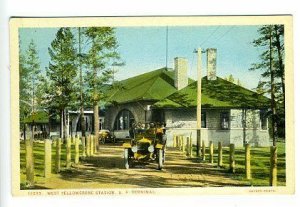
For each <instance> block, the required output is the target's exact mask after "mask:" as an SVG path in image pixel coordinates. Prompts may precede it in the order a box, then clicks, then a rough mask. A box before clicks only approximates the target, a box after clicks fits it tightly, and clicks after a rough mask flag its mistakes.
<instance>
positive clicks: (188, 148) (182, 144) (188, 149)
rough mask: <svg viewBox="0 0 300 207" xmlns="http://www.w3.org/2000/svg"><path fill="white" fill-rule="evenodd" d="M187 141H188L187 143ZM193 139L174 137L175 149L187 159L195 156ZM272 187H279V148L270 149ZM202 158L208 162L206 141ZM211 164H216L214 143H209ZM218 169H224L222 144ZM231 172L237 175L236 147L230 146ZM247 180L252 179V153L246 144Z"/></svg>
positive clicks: (203, 144)
mask: <svg viewBox="0 0 300 207" xmlns="http://www.w3.org/2000/svg"><path fill="white" fill-rule="evenodd" d="M185 140H186V141H185ZM192 146H193V145H192V138H191V137H186V139H184V137H183V136H176V135H175V136H174V137H173V147H174V148H178V149H179V150H181V151H182V152H183V153H185V154H186V156H187V157H189V158H191V157H192V156H193V153H192V152H193V147H192ZM270 152H271V155H270V181H269V183H270V186H276V185H277V148H276V146H271V147H270ZM201 158H202V160H203V161H205V160H206V146H205V142H204V140H202V146H201ZM209 163H211V164H213V163H214V144H213V142H212V141H210V142H209ZM217 165H218V167H223V147H222V143H221V142H218V162H217ZM229 172H231V173H235V145H234V144H230V145H229ZM245 178H246V179H249V180H250V179H251V153H250V144H245Z"/></svg>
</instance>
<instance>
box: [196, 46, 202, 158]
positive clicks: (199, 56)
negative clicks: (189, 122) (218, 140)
mask: <svg viewBox="0 0 300 207" xmlns="http://www.w3.org/2000/svg"><path fill="white" fill-rule="evenodd" d="M194 52H195V53H197V77H198V82H197V156H198V157H199V156H200V154H201V142H202V139H201V81H202V73H201V70H202V50H201V48H198V49H197V50H195V51H194Z"/></svg>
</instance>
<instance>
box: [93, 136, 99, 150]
mask: <svg viewBox="0 0 300 207" xmlns="http://www.w3.org/2000/svg"><path fill="white" fill-rule="evenodd" d="M98 139H99V138H98ZM98 139H97V137H96V136H95V137H94V154H95V153H97V152H98V150H99V140H98Z"/></svg>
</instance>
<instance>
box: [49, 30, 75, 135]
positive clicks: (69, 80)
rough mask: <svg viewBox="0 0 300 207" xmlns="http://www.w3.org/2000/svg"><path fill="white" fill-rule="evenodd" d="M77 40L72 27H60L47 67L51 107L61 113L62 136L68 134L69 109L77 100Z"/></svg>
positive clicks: (50, 50) (53, 42) (51, 48)
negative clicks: (75, 46) (75, 45)
mask: <svg viewBox="0 0 300 207" xmlns="http://www.w3.org/2000/svg"><path fill="white" fill-rule="evenodd" d="M74 44H75V40H74V36H73V34H72V32H71V30H70V28H60V29H59V30H58V31H57V33H56V38H55V39H54V40H53V41H52V43H51V47H50V48H48V51H49V54H50V57H51V61H50V62H49V67H48V68H47V69H46V74H47V77H48V79H49V85H48V87H46V88H48V89H47V90H48V98H49V100H48V103H49V108H51V109H52V110H53V109H55V110H56V112H59V114H60V122H61V137H62V138H66V137H67V136H68V125H69V123H68V119H67V109H68V108H70V106H71V105H72V103H74V102H75V100H76V93H75V91H76V88H75V86H76V84H75V77H76V75H77V65H76V49H75V48H74Z"/></svg>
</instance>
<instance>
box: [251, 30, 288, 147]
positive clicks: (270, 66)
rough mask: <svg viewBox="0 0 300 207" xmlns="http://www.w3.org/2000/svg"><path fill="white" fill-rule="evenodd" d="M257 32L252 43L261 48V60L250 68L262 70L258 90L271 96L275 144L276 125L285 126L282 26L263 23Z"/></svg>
mask: <svg viewBox="0 0 300 207" xmlns="http://www.w3.org/2000/svg"><path fill="white" fill-rule="evenodd" d="M258 34H259V37H258V38H257V39H255V40H254V41H253V45H254V47H258V48H261V49H262V53H261V54H260V60H261V61H260V62H258V63H255V64H253V65H252V68H250V70H261V71H262V74H261V76H262V78H263V80H261V81H260V83H259V85H258V87H259V88H258V90H261V91H265V92H266V93H267V94H270V96H271V112H272V113H271V114H272V115H271V119H272V133H271V134H272V137H273V145H276V139H277V136H278V129H277V127H278V126H281V127H283V128H284V127H285V126H284V122H285V121H284V105H285V103H284V97H285V82H284V81H285V79H284V63H283V58H284V42H283V40H284V27H283V25H264V26H262V27H260V28H259V29H258ZM279 111H280V113H278V112H279ZM281 131H285V130H281Z"/></svg>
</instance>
